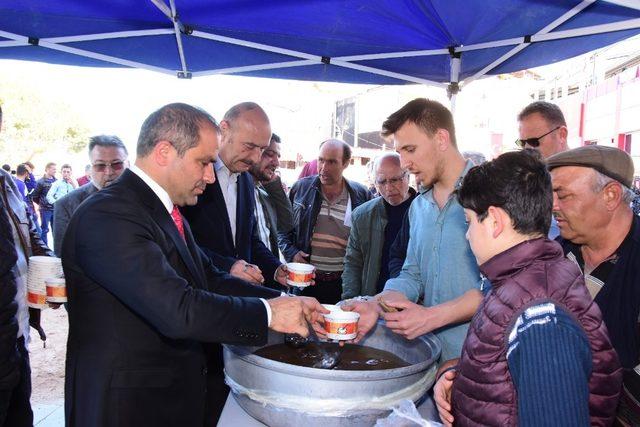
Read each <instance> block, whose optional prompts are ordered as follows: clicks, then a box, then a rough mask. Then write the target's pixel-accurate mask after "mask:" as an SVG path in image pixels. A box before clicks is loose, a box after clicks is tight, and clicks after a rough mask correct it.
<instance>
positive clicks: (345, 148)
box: [320, 139, 351, 165]
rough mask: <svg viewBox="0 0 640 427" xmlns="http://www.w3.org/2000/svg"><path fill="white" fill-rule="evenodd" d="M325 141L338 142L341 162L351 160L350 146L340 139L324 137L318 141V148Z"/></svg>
mask: <svg viewBox="0 0 640 427" xmlns="http://www.w3.org/2000/svg"><path fill="white" fill-rule="evenodd" d="M325 142H331V143H333V144H339V145H340V146H342V164H343V165H344V164H345V163H348V162H349V161H350V160H351V146H350V145H349V144H347V143H346V142H344V141H343V140H341V139H325V140H324V141H322V142H321V143H320V148H322V146H323V145H324V143H325Z"/></svg>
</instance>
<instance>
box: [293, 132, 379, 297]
mask: <svg viewBox="0 0 640 427" xmlns="http://www.w3.org/2000/svg"><path fill="white" fill-rule="evenodd" d="M350 161H351V147H350V146H349V145H348V144H347V143H346V142H344V141H341V140H339V139H328V140H326V141H324V142H323V143H322V144H320V153H318V175H313V176H308V177H306V178H303V179H301V180H299V181H297V182H296V183H295V184H294V185H293V187H291V191H290V192H289V198H290V199H291V203H292V205H293V214H294V215H293V217H294V218H295V219H296V224H295V227H294V228H293V229H291V231H290V232H288V233H282V234H281V235H280V243H281V247H282V252H283V253H284V256H285V258H286V259H287V261H293V262H301V263H311V264H313V265H314V266H315V267H316V279H315V280H316V284H315V286H308V287H306V288H305V289H304V290H303V291H302V295H307V296H313V297H315V298H317V299H318V301H320V302H321V303H325V304H335V303H336V302H338V301H340V297H341V295H342V271H343V269H344V256H345V253H346V249H347V242H348V240H349V233H350V230H351V212H352V210H353V209H355V208H357V207H358V206H360V205H361V204H363V203H364V202H366V201H368V200H370V199H371V193H369V190H368V189H367V188H366V187H365V186H364V185H362V184H359V183H357V182H353V181H349V180H347V179H346V178H344V176H343V173H344V170H345V169H346V168H347V166H349V162H350Z"/></svg>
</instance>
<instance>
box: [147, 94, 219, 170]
mask: <svg viewBox="0 0 640 427" xmlns="http://www.w3.org/2000/svg"><path fill="white" fill-rule="evenodd" d="M205 123H206V124H210V125H211V126H213V128H214V129H215V130H216V132H220V127H219V126H218V123H217V122H216V121H215V119H214V118H213V117H212V116H211V115H210V114H209V113H207V112H206V111H204V110H202V109H200V108H198V107H194V106H192V105H189V104H183V103H179V102H177V103H173V104H168V105H165V106H164V107H162V108H160V109H159V110H156V111H154V112H153V113H151V115H150V116H149V117H147V119H146V120H145V121H144V123H143V124H142V128H141V129H140V135H139V136H138V146H137V148H136V154H137V156H138V157H146V156H147V155H148V154H149V153H151V151H152V150H153V147H155V146H156V144H157V143H158V142H159V141H168V142H170V143H171V145H172V146H173V147H174V148H175V149H176V151H177V152H178V155H179V156H180V157H182V156H184V153H186V152H187V150H189V149H190V148H193V147H195V146H197V145H198V143H199V141H200V127H201V126H202V125H203V124H205Z"/></svg>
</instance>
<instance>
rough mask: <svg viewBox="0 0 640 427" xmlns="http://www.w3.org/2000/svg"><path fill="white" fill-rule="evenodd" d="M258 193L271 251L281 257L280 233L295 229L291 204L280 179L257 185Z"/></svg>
mask: <svg viewBox="0 0 640 427" xmlns="http://www.w3.org/2000/svg"><path fill="white" fill-rule="evenodd" d="M256 193H257V194H258V198H259V199H260V203H261V204H262V207H263V212H264V216H265V220H266V222H267V227H268V228H269V246H270V247H269V249H271V253H273V254H274V255H275V256H277V257H279V256H280V251H279V248H278V232H287V231H289V230H291V229H292V228H293V211H292V210H291V202H290V201H289V198H288V197H287V194H286V193H285V192H284V189H283V188H282V182H281V181H280V178H276V179H275V180H273V181H271V182H268V183H261V184H259V185H256Z"/></svg>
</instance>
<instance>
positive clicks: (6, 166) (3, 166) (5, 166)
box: [2, 163, 11, 172]
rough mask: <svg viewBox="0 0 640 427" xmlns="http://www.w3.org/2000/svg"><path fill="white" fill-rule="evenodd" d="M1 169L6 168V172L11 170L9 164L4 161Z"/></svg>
mask: <svg viewBox="0 0 640 427" xmlns="http://www.w3.org/2000/svg"><path fill="white" fill-rule="evenodd" d="M2 169H4V170H6V171H7V172H11V166H9V165H8V164H6V163H5V164H4V165H2Z"/></svg>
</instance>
